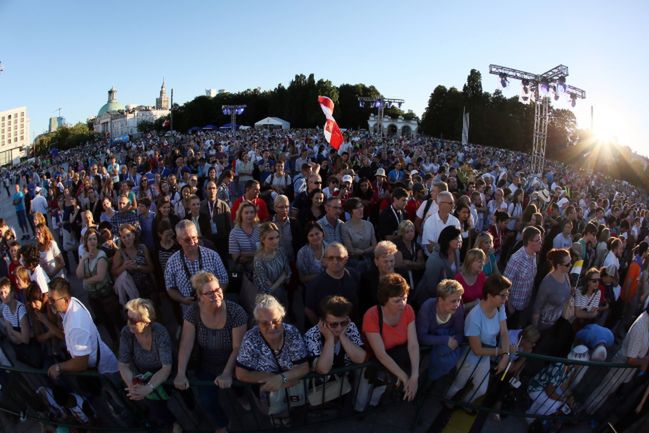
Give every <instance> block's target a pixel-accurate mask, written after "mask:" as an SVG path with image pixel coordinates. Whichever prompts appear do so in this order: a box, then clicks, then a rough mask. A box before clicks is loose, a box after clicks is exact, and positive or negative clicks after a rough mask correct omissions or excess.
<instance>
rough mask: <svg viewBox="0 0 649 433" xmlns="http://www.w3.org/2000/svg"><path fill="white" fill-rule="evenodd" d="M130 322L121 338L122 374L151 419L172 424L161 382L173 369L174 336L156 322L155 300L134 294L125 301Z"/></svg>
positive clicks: (131, 395) (160, 424)
mask: <svg viewBox="0 0 649 433" xmlns="http://www.w3.org/2000/svg"><path fill="white" fill-rule="evenodd" d="M125 308H126V314H127V317H128V324H127V325H126V326H125V327H124V328H123V329H122V332H121V334H120V339H119V363H118V366H119V374H120V376H121V377H122V380H123V381H124V384H125V385H126V392H127V396H128V398H129V399H131V400H135V401H141V402H143V403H144V404H145V405H146V406H147V409H148V411H149V416H150V421H151V422H153V423H154V424H155V425H156V426H157V427H163V426H169V425H171V424H172V423H173V422H174V417H173V415H172V414H171V412H170V411H169V410H168V409H167V404H166V401H167V400H168V399H169V396H168V394H167V392H166V391H165V390H164V388H163V387H162V384H163V383H164V382H165V381H166V380H167V378H168V377H169V374H170V373H171V365H172V360H173V358H172V352H171V338H170V337H169V332H168V331H167V328H165V327H164V326H162V325H161V324H160V323H158V322H156V321H155V319H156V314H155V309H154V307H153V303H152V302H151V301H149V300H148V299H142V298H135V299H131V300H130V301H128V302H127V303H126V305H125Z"/></svg>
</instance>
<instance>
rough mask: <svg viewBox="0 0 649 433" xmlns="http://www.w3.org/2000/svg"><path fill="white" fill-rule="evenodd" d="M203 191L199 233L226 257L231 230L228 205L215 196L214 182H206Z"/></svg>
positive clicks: (215, 187)
mask: <svg viewBox="0 0 649 433" xmlns="http://www.w3.org/2000/svg"><path fill="white" fill-rule="evenodd" d="M205 191H206V197H205V200H203V201H202V202H201V203H200V213H199V217H198V224H199V226H200V230H201V234H202V235H203V237H204V238H207V239H209V240H210V241H211V242H212V243H213V244H214V246H215V248H216V251H217V252H218V253H219V255H220V256H221V257H227V254H228V239H229V236H230V230H232V218H230V215H231V213H230V206H228V204H227V203H226V202H224V201H223V200H220V199H219V198H218V197H217V193H218V188H217V186H216V182H214V181H209V182H207V186H206V188H205Z"/></svg>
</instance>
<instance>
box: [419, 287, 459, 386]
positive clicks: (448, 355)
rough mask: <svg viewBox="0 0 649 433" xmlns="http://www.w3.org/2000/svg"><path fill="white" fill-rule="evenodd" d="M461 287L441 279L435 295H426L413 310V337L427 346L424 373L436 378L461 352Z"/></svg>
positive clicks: (450, 368) (450, 365)
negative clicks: (414, 330)
mask: <svg viewBox="0 0 649 433" xmlns="http://www.w3.org/2000/svg"><path fill="white" fill-rule="evenodd" d="M463 293H464V289H463V288H462V285H461V284H460V283H458V282H457V281H455V280H442V281H441V282H440V283H439V284H438V285H437V297H435V298H429V299H427V300H426V301H425V302H424V303H423V305H422V306H421V309H420V310H419V313H418V314H417V338H418V339H419V343H420V344H421V345H423V346H431V353H430V356H429V363H428V377H429V378H430V379H431V380H437V379H439V378H440V377H442V376H444V375H446V374H447V373H449V372H450V371H451V370H452V369H453V368H454V367H455V364H456V363H457V361H458V359H459V357H460V354H461V353H462V349H461V347H460V346H461V345H462V343H463V342H464V307H463V306H462V295H463Z"/></svg>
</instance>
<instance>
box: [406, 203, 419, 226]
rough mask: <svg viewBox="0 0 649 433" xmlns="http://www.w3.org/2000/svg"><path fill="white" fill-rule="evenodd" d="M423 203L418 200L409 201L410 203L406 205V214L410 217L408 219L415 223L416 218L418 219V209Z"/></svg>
mask: <svg viewBox="0 0 649 433" xmlns="http://www.w3.org/2000/svg"><path fill="white" fill-rule="evenodd" d="M421 203H422V201H421V200H417V199H416V198H411V199H410V200H408V203H407V204H406V208H405V211H406V214H407V215H408V219H409V220H410V221H412V222H414V221H415V218H417V209H419V206H421Z"/></svg>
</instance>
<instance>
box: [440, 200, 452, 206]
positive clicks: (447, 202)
mask: <svg viewBox="0 0 649 433" xmlns="http://www.w3.org/2000/svg"><path fill="white" fill-rule="evenodd" d="M439 204H448V205H451V206H454V205H455V203H453V202H452V201H440V202H439Z"/></svg>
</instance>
